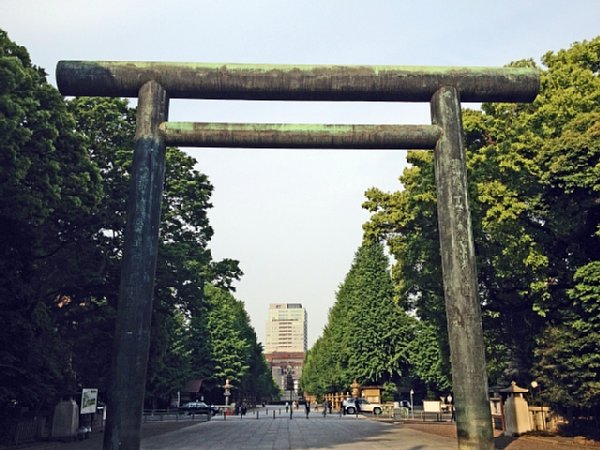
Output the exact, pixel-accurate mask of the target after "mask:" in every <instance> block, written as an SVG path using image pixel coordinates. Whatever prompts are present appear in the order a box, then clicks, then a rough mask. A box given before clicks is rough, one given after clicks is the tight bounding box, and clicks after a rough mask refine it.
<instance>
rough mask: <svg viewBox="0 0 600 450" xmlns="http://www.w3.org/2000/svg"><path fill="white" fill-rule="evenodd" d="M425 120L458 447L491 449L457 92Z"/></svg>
mask: <svg viewBox="0 0 600 450" xmlns="http://www.w3.org/2000/svg"><path fill="white" fill-rule="evenodd" d="M431 116H432V121H433V123H434V124H436V125H438V126H439V127H440V128H441V129H442V130H443V133H442V137H441V138H440V140H439V141H438V144H437V146H436V148H435V152H434V155H435V181H436V187H437V211H438V224H439V234H440V250H441V252H440V253H441V256H442V274H443V281H444V299H445V303H446V319H447V321H448V338H449V343H450V359H451V363H452V389H453V391H454V401H455V405H456V426H457V435H458V447H459V448H460V449H472V450H493V449H494V440H493V434H492V425H491V424H492V418H491V412H490V405H489V401H488V392H487V388H488V384H487V374H486V368H485V354H484V347H483V330H482V325H481V306H480V304H479V295H478V290H477V268H476V265H475V244H474V241H473V232H472V227H471V213H470V211H469V201H468V198H467V166H466V157H465V151H464V145H463V140H462V133H463V129H462V118H461V110H460V98H459V93H458V91H457V90H456V89H454V88H451V87H444V88H442V89H440V90H439V91H438V92H436V93H435V95H434V96H433V98H432V99H431Z"/></svg>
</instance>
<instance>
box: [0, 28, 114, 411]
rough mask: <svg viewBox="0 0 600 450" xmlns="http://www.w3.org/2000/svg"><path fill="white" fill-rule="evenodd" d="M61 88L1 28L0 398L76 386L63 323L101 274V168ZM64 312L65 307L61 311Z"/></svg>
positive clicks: (43, 396)
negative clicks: (94, 225) (96, 226)
mask: <svg viewBox="0 0 600 450" xmlns="http://www.w3.org/2000/svg"><path fill="white" fill-rule="evenodd" d="M74 130H75V124H74V121H73V118H72V117H71V116H70V114H69V113H68V111H67V109H66V107H65V105H64V103H63V99H62V96H61V95H60V94H59V93H58V91H56V89H54V88H53V87H52V86H50V85H49V84H48V83H47V82H46V77H45V73H44V71H43V70H42V69H39V68H37V67H35V66H33V65H32V64H31V61H30V58H29V55H28V53H27V50H26V49H25V48H24V47H20V46H18V45H16V44H15V43H13V42H12V41H10V39H9V38H8V36H7V34H6V33H5V32H4V31H2V30H0V134H1V135H2V141H1V142H0V240H1V242H0V269H1V272H0V278H1V280H2V282H0V342H1V343H2V347H1V349H0V367H2V370H0V407H4V406H6V405H7V404H14V403H18V404H24V405H30V406H33V407H42V406H44V405H45V404H46V403H48V404H52V402H53V401H54V400H55V399H56V398H57V397H58V396H60V395H62V394H65V393H71V392H73V391H74V389H75V379H74V376H73V369H72V365H71V361H70V359H69V352H64V351H63V348H65V347H68V341H66V340H65V338H64V336H63V335H62V334H61V333H60V328H59V327H58V326H57V324H59V323H60V320H61V314H58V315H55V314H54V313H53V312H54V311H56V310H58V311H59V312H64V311H65V309H66V308H65V307H66V306H67V305H69V304H73V303H76V302H77V301H78V299H79V298H80V297H82V296H83V295H84V292H82V290H81V289H80V288H79V286H81V285H87V284H88V283H90V282H91V281H92V280H93V279H94V278H95V274H94V269H95V265H96V263H97V256H98V254H97V252H96V250H95V248H94V246H93V244H91V241H92V233H91V232H90V229H89V228H88V227H87V223H88V221H89V220H90V218H91V217H92V216H93V215H94V214H95V212H96V208H97V205H98V202H99V200H100V198H101V195H102V190H101V185H100V183H99V181H100V179H99V174H98V171H97V170H96V168H95V166H94V164H93V163H92V161H91V160H90V158H89V156H88V154H87V151H86V150H87V149H86V147H85V145H84V141H83V139H82V137H81V136H80V135H79V134H78V133H76V132H75V131H74ZM63 316H64V315H63Z"/></svg>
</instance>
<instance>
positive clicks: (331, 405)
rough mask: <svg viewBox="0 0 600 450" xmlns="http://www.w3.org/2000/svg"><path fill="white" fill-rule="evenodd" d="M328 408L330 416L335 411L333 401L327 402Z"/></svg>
mask: <svg viewBox="0 0 600 450" xmlns="http://www.w3.org/2000/svg"><path fill="white" fill-rule="evenodd" d="M327 407H328V408H329V414H331V411H332V410H333V403H331V400H330V401H328V402H327Z"/></svg>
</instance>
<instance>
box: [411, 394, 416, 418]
mask: <svg viewBox="0 0 600 450" xmlns="http://www.w3.org/2000/svg"><path fill="white" fill-rule="evenodd" d="M413 395H415V391H414V390H413V389H411V390H410V415H411V416H412V418H413V419H414V418H415V404H414V402H413Z"/></svg>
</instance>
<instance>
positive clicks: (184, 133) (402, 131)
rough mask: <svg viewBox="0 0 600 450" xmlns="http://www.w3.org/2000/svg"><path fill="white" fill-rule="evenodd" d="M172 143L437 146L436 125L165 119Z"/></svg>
mask: <svg viewBox="0 0 600 450" xmlns="http://www.w3.org/2000/svg"><path fill="white" fill-rule="evenodd" d="M159 130H160V132H161V133H162V134H163V135H164V137H165V140H166V142H167V144H168V145H178V146H187V147H191V146H198V147H203V146H204V147H206V146H208V147H238V148H338V149H433V148H434V147H435V144H436V142H437V140H438V138H439V136H440V134H441V130H440V129H439V128H438V127H436V126H434V125H358V124H352V125H346V124H326V125H323V124H303V123H299V124H263V123H256V124H244V123H194V122H165V123H162V124H161V125H160V127H159Z"/></svg>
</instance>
